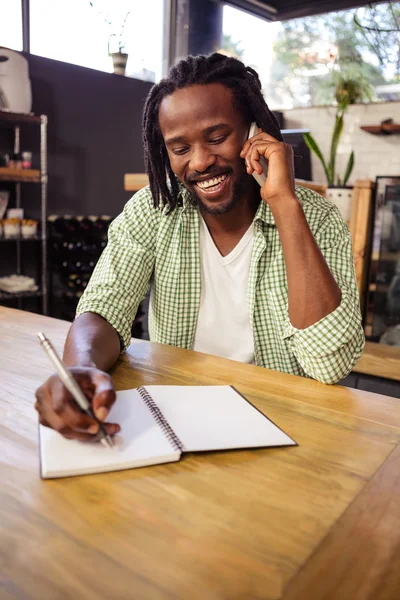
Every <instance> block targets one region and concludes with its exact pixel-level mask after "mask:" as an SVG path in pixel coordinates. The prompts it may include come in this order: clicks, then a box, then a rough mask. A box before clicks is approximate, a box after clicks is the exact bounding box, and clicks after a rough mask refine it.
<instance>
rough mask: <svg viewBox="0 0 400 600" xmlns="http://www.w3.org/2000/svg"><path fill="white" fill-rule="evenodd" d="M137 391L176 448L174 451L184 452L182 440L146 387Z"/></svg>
mask: <svg viewBox="0 0 400 600" xmlns="http://www.w3.org/2000/svg"><path fill="white" fill-rule="evenodd" d="M137 391H138V393H139V394H140V396H141V398H142V400H143V402H144V403H145V404H146V406H147V407H148V409H149V410H150V412H151V414H152V416H153V418H154V420H155V422H156V423H157V425H159V427H160V428H161V429H162V431H163V433H164V435H165V437H166V438H167V440H168V441H169V442H170V443H171V444H172V446H173V447H174V450H179V451H180V452H183V448H184V447H183V444H182V442H181V440H180V439H179V437H178V436H177V435H176V433H175V431H174V430H173V429H172V427H171V425H170V424H169V423H168V421H167V419H166V418H165V417H164V415H163V414H162V412H161V410H160V409H159V408H158V406H157V404H156V403H155V402H154V400H153V398H152V397H151V395H150V394H149V392H148V391H147V390H146V389H145V388H144V387H139V388H137Z"/></svg>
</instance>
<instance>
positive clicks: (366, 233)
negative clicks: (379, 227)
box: [348, 179, 375, 309]
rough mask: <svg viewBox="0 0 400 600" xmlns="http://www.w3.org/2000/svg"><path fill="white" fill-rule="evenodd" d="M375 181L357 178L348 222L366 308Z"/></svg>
mask: <svg viewBox="0 0 400 600" xmlns="http://www.w3.org/2000/svg"><path fill="white" fill-rule="evenodd" d="M374 189H375V183H374V182H373V181H370V180H368V179H367V180H361V179H359V180H357V181H356V182H355V183H354V187H353V194H352V202H351V214H350V221H349V223H348V225H349V229H350V232H351V236H352V238H353V256H354V265H355V269H356V278H357V285H358V292H359V294H360V302H361V307H362V309H364V306H365V297H366V285H367V274H368V266H369V259H370V257H369V250H370V246H371V244H370V235H371V212H372V208H373V194H374Z"/></svg>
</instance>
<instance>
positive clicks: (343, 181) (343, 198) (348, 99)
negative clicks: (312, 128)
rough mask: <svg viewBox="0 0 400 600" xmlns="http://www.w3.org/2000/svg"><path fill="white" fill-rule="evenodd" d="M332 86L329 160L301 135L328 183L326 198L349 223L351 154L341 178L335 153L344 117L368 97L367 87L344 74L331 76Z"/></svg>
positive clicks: (309, 138)
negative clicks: (333, 102) (334, 107)
mask: <svg viewBox="0 0 400 600" xmlns="http://www.w3.org/2000/svg"><path fill="white" fill-rule="evenodd" d="M333 84H334V90H335V99H336V102H337V110H336V116H335V123H334V126H333V131H332V136H331V143H330V152H329V158H328V160H325V158H324V156H323V154H322V152H321V150H320V148H319V146H318V144H317V142H316V141H315V139H314V137H313V136H312V135H311V134H310V133H305V134H304V140H305V142H306V144H307V146H308V147H309V148H310V150H311V151H312V152H314V154H315V155H316V156H317V157H318V158H319V160H320V161H321V164H322V166H323V169H324V171H325V175H326V179H327V182H328V190H327V197H328V198H329V199H330V200H331V201H332V202H333V203H334V204H336V205H337V206H338V208H339V210H340V212H341V214H342V216H343V218H344V220H345V221H346V222H348V221H349V219H350V211H351V197H352V189H353V188H352V186H348V185H347V182H348V181H349V178H350V175H351V172H352V170H353V167H354V152H351V154H350V156H349V159H348V161H347V166H346V169H345V171H344V174H343V177H341V176H340V175H339V174H338V173H337V171H336V157H337V149H338V146H339V142H340V139H341V137H342V133H343V128H344V115H345V113H346V111H347V109H348V107H349V106H350V104H354V103H356V102H360V101H361V100H362V99H363V98H364V97H366V96H367V97H369V96H370V87H369V85H368V83H367V82H366V81H365V79H364V78H363V77H355V76H354V74H353V76H351V77H350V76H348V75H347V76H346V74H343V73H337V72H336V73H334V75H333Z"/></svg>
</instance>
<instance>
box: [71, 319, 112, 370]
mask: <svg viewBox="0 0 400 600" xmlns="http://www.w3.org/2000/svg"><path fill="white" fill-rule="evenodd" d="M119 353H120V340H119V336H118V334H117V332H116V331H115V329H114V328H113V327H112V326H111V325H110V324H109V323H108V322H107V321H106V320H105V319H103V317H101V316H100V315H97V314H95V313H91V312H87V313H83V314H82V315H80V316H79V317H77V318H76V319H75V321H74V323H73V324H72V325H71V328H70V330H69V332H68V336H67V340H66V342H65V347H64V361H65V363H66V364H67V365H68V366H70V367H72V366H86V367H96V368H98V369H100V370H102V371H107V370H108V369H110V368H111V367H112V365H113V364H114V363H115V362H116V360H117V358H118V356H119Z"/></svg>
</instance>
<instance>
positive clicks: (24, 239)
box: [0, 234, 42, 242]
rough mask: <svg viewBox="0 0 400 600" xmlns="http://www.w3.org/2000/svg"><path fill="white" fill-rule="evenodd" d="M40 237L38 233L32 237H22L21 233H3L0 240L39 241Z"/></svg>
mask: <svg viewBox="0 0 400 600" xmlns="http://www.w3.org/2000/svg"><path fill="white" fill-rule="evenodd" d="M41 239H42V236H41V235H39V234H38V235H34V236H32V237H22V235H18V236H15V237H4V235H0V242H40V240H41Z"/></svg>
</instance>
